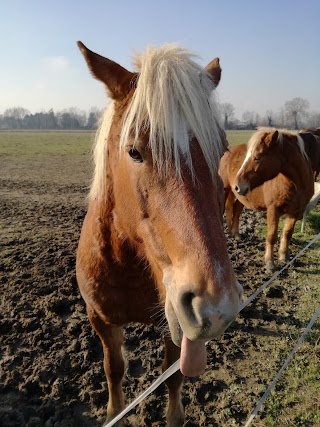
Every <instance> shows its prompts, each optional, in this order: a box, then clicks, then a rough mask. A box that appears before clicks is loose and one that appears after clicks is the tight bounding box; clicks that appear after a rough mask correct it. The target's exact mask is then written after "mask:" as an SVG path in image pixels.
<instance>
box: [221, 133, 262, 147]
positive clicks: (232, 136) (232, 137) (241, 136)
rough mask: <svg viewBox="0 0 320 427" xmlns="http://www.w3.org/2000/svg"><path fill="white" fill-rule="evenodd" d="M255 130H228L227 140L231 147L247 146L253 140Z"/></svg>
mask: <svg viewBox="0 0 320 427" xmlns="http://www.w3.org/2000/svg"><path fill="white" fill-rule="evenodd" d="M254 132H255V131H254V130H227V131H226V134H227V139H228V141H229V144H230V146H233V145H239V144H246V143H247V142H248V141H249V139H250V138H251V136H252V134H253V133H254Z"/></svg>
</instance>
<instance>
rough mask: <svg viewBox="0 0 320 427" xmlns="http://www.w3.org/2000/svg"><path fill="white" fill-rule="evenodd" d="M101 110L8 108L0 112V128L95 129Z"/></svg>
mask: <svg viewBox="0 0 320 427" xmlns="http://www.w3.org/2000/svg"><path fill="white" fill-rule="evenodd" d="M102 111H103V110H99V109H98V108H91V110H90V111H89V112H88V113H86V112H84V111H82V110H80V109H78V108H69V109H65V110H62V111H58V112H54V111H53V109H50V110H49V111H42V112H40V113H34V114H32V113H30V111H29V110H27V109H25V108H23V107H14V108H9V109H7V110H5V111H4V113H3V114H0V129H2V130H5V129H34V130H42V129H44V130H59V129H62V130H90V129H96V128H97V127H98V123H99V120H100V117H101V114H102Z"/></svg>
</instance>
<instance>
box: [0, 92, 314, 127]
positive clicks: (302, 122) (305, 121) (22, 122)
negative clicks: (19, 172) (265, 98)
mask: <svg viewBox="0 0 320 427" xmlns="http://www.w3.org/2000/svg"><path fill="white" fill-rule="evenodd" d="M235 111H236V109H235V107H234V106H233V105H232V104H230V103H227V102H226V103H222V104H221V112H222V117H223V123H224V128H225V129H256V127H257V126H272V127H278V128H287V129H302V128H317V127H320V112H310V111H309V102H308V101H307V100H306V99H303V98H293V99H291V100H290V101H287V102H286V103H285V105H284V107H283V108H281V109H280V111H278V112H274V111H273V110H267V111H266V113H265V114H264V115H260V114H258V113H256V112H254V111H245V112H244V113H243V114H242V120H239V119H238V118H236V117H235ZM102 112H103V110H99V109H98V108H91V110H90V111H89V112H88V113H86V112H84V111H82V110H80V109H78V108H69V109H66V110H62V111H58V112H54V111H53V110H52V109H51V110H49V111H43V112H40V113H35V114H32V113H30V111H28V110H26V109H25V108H22V107H14V108H9V109H7V110H5V111H4V113H3V114H0V130H1V129H2V130H5V129H34V130H41V129H44V130H55V129H56V130H59V129H61V130H90V129H96V128H97V127H98V124H99V120H100V117H101V115H102Z"/></svg>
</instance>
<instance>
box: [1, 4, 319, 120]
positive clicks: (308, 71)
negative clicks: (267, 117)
mask: <svg viewBox="0 0 320 427" xmlns="http://www.w3.org/2000/svg"><path fill="white" fill-rule="evenodd" d="M0 11H1V15H0V16H1V25H0V40H1V47H2V48H1V54H2V57H1V61H0V114H1V113H3V112H4V110H5V109H6V108H11V107H14V106H22V107H24V108H27V109H29V110H30V111H31V112H36V111H40V110H49V109H50V108H53V109H54V110H62V109H64V108H69V107H78V108H80V109H83V110H89V109H90V108H91V107H99V108H102V107H103V106H105V105H106V102H107V98H106V94H105V90H104V87H103V85H102V84H101V83H99V82H97V81H95V80H94V79H92V77H91V76H90V74H89V72H88V69H87V67H86V64H85V62H84V60H83V58H82V55H81V54H80V51H79V50H78V48H77V46H76V41H77V40H81V41H82V42H83V43H85V44H86V45H87V46H88V47H89V48H90V49H91V50H93V51H95V52H97V53H99V54H101V55H103V56H106V57H108V58H109V59H112V60H114V61H116V62H118V63H120V64H121V65H122V66H124V67H126V68H128V69H132V68H131V56H132V52H133V51H134V50H138V51H141V50H142V49H144V48H145V47H146V46H147V45H148V44H150V43H153V44H157V45H159V44H162V43H167V42H179V43H181V44H182V45H183V46H184V47H186V48H188V49H190V50H191V51H192V52H194V53H196V54H198V55H199V62H200V64H202V65H203V66H205V65H206V64H207V63H208V62H209V61H210V60H211V59H213V58H214V57H216V56H219V57H220V61H221V66H222V69H223V73H222V80H221V84H220V86H219V90H218V93H219V99H220V101H221V102H230V103H231V104H233V106H234V107H235V109H236V110H235V113H236V116H237V117H238V118H241V116H242V113H243V112H244V111H246V110H249V111H255V112H258V113H259V114H261V115H263V114H264V113H265V111H266V110H273V111H274V112H277V111H279V110H280V109H281V108H282V107H283V106H284V103H285V102H286V101H288V100H290V99H292V98H294V97H302V98H305V99H307V100H308V101H309V103H310V111H317V112H320V25H319V17H320V1H319V0H300V1H298V0H268V1H266V0H223V1H222V0H211V1H209V0H197V1H196V0H192V1H191V0H176V1H174V0H162V1H154V0H148V1H147V0H141V1H139V0H137V1H135V2H132V1H129V0H118V1H108V0H104V1H102V0H92V1H90V2H89V1H88V0H85V1H84V0H77V1H71V0H70V1H67V0H55V1H52V0H51V1H43V0H41V1H39V0H30V1H29V2H27V1H25V0H23V1H22V0H2V2H1V6H0Z"/></svg>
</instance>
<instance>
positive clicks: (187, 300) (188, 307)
mask: <svg viewBox="0 0 320 427" xmlns="http://www.w3.org/2000/svg"><path fill="white" fill-rule="evenodd" d="M194 298H195V294H194V293H192V292H185V293H184V294H183V295H182V296H181V303H182V307H184V310H185V312H186V314H187V316H188V317H189V318H192V319H194V320H195V314H194V308H193V305H192V301H193V299H194Z"/></svg>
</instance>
